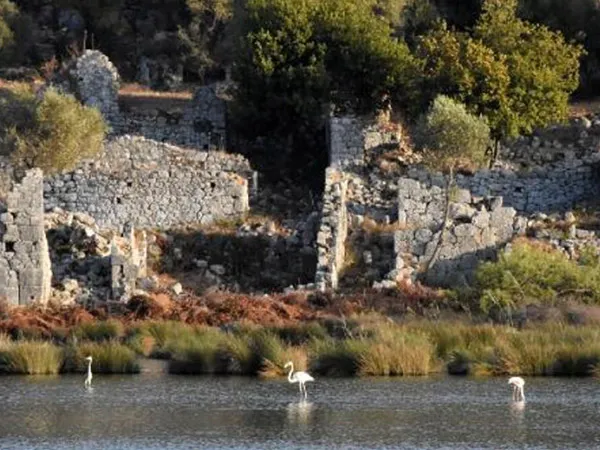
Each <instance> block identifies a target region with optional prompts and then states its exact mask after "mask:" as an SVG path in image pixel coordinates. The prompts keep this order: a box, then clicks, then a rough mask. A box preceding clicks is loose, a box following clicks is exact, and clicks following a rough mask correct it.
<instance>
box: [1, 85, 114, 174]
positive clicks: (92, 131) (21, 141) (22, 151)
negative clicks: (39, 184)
mask: <svg viewBox="0 0 600 450" xmlns="http://www.w3.org/2000/svg"><path fill="white" fill-rule="evenodd" d="M0 107H1V108H2V109H3V111H7V114H3V115H2V117H1V118H0V152H1V153H3V154H5V155H10V156H11V158H12V159H13V161H14V162H15V163H16V165H17V166H21V167H26V168H31V167H39V168H41V169H43V170H44V171H45V172H47V173H55V172H61V171H64V170H68V169H72V168H73V167H75V166H76V165H77V163H78V162H79V161H80V160H82V159H85V158H90V157H92V156H94V155H95V154H97V153H98V152H99V151H100V149H101V147H102V141H103V140H104V136H105V134H106V132H107V127H106V124H105V123H104V119H103V118H102V114H101V113H100V112H99V111H98V110H97V109H95V108H90V107H87V106H83V105H82V104H81V103H79V101H77V100H76V99H75V98H74V97H72V96H69V95H63V94H60V93H59V92H57V91H56V90H55V89H53V88H50V89H48V90H46V91H45V92H44V93H43V94H42V95H36V93H35V92H34V91H33V90H32V89H31V88H29V87H27V86H25V85H16V86H15V87H14V88H12V89H10V88H3V89H1V90H0Z"/></svg>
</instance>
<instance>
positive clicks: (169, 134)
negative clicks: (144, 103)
mask: <svg viewBox="0 0 600 450" xmlns="http://www.w3.org/2000/svg"><path fill="white" fill-rule="evenodd" d="M229 88H230V85H229V84H227V83H215V84H211V85H207V86H202V87H200V88H199V89H198V90H197V91H196V93H195V94H194V97H193V99H192V100H190V101H189V103H188V104H187V105H185V106H184V107H179V108H171V107H168V108H167V106H165V108H164V109H163V108H161V107H160V104H161V103H160V102H158V101H157V102H156V103H157V105H159V106H158V107H157V108H150V109H145V108H139V109H132V110H130V111H123V114H122V115H121V117H120V120H119V121H118V122H117V123H115V124H114V130H113V133H114V134H116V135H123V134H132V135H139V136H143V137H145V138H147V139H153V140H155V141H159V142H167V143H170V144H174V145H180V146H184V147H191V148H196V149H199V150H223V149H225V148H226V147H227V100H228V89H229ZM165 105H168V99H167V102H165Z"/></svg>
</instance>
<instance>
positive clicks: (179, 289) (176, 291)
mask: <svg viewBox="0 0 600 450" xmlns="http://www.w3.org/2000/svg"><path fill="white" fill-rule="evenodd" d="M171 292H173V294H175V295H180V294H181V293H182V292H183V287H182V286H181V283H174V284H172V285H171Z"/></svg>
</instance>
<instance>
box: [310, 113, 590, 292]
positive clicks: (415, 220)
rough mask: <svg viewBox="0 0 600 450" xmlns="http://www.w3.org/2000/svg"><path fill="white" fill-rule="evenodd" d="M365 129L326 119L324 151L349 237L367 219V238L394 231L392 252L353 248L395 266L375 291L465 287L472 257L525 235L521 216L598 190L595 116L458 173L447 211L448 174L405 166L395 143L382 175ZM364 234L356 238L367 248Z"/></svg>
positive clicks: (562, 207)
mask: <svg viewBox="0 0 600 450" xmlns="http://www.w3.org/2000/svg"><path fill="white" fill-rule="evenodd" d="M365 123H367V122H361V121H360V120H358V119H356V118H354V117H347V118H334V119H333V120H332V123H331V124H332V126H333V128H331V130H333V131H332V135H334V136H335V135H337V136H338V138H337V140H336V139H335V138H332V140H331V147H330V149H331V155H332V157H333V158H334V159H337V160H332V164H334V165H335V166H336V167H337V168H338V170H340V171H342V172H343V173H342V175H341V176H342V177H343V178H344V179H345V180H347V183H348V189H347V195H346V205H345V206H342V205H339V204H338V205H337V206H336V208H337V210H336V211H337V212H339V211H342V210H344V209H345V210H347V213H348V219H349V220H348V222H349V224H350V225H349V227H350V230H349V232H350V233H354V234H355V235H356V236H359V237H360V233H361V227H363V228H364V226H363V225H361V224H363V223H364V221H365V220H369V221H372V223H373V224H372V225H370V226H371V228H372V230H374V231H371V232H370V233H371V234H372V233H373V232H375V233H379V234H381V236H382V237H384V234H386V233H389V232H390V230H393V229H394V228H399V231H396V232H395V239H394V249H393V250H392V251H390V249H388V248H387V247H386V244H385V242H387V241H386V240H385V239H379V241H377V242H379V248H374V249H370V248H366V247H365V248H362V247H361V248H353V251H354V252H355V253H356V255H357V257H359V259H360V261H359V262H358V263H359V264H362V265H363V266H364V267H375V266H376V267H378V268H382V267H387V266H389V267H391V268H393V270H391V271H390V272H389V273H388V274H387V276H386V279H384V280H382V281H381V282H376V283H375V284H374V285H375V286H378V287H393V286H395V285H396V282H397V281H399V280H414V279H415V278H417V277H419V278H421V279H424V280H425V281H427V282H429V283H432V284H437V285H445V286H447V285H453V284H456V283H459V284H460V283H464V282H468V281H469V280H470V277H471V274H472V271H473V269H474V267H475V266H476V265H477V263H478V261H480V260H485V259H489V258H492V257H494V256H495V255H496V251H497V250H498V249H499V248H502V247H503V246H505V244H506V243H507V242H509V241H510V240H511V239H512V238H513V237H514V236H517V235H519V234H522V233H524V232H525V230H526V229H527V226H526V224H527V221H528V218H529V216H531V215H532V214H546V215H555V214H556V213H564V212H567V211H570V210H571V209H573V208H574V207H575V206H577V205H579V204H581V203H582V202H586V201H588V200H590V199H594V198H596V197H597V196H598V194H600V170H599V169H600V166H599V163H600V151H599V150H600V119H599V118H594V117H592V118H579V119H576V120H574V121H572V122H571V123H569V124H567V125H561V126H555V127H550V128H548V129H546V130H540V131H537V132H536V133H534V134H533V135H532V136H529V137H522V138H519V139H517V140H515V141H513V142H511V143H510V145H509V146H507V147H504V148H502V149H501V154H500V157H501V159H500V160H499V161H497V163H496V164H495V166H494V168H493V169H491V170H480V171H478V172H476V173H474V174H471V175H466V174H457V175H456V177H455V188H453V189H452V192H450V197H449V200H450V204H449V205H448V207H447V198H446V191H445V189H446V186H447V182H448V179H447V177H446V176H444V175H442V174H439V173H429V172H428V171H427V170H425V169H424V168H422V167H421V166H419V165H417V164H414V163H411V162H410V160H409V159H410V158H409V159H406V158H405V156H406V155H404V149H405V146H404V143H403V142H400V143H399V145H397V147H399V148H400V152H396V153H399V154H400V157H399V158H396V159H397V160H398V161H399V164H398V165H397V168H396V169H395V170H393V171H389V170H384V169H385V167H383V166H381V165H380V164H377V163H376V161H374V160H373V155H375V158H377V155H378V154H379V153H380V152H373V151H366V150H373V148H371V149H367V145H365V144H364V142H365V141H364V140H363V134H362V130H364V129H365V127H364V124H365ZM400 137H402V136H401V135H400ZM384 147H385V146H384ZM385 151H388V150H387V149H385ZM391 152H392V153H394V152H395V151H394V150H393V149H391ZM336 155H338V156H336ZM382 155H389V153H387V154H385V153H382ZM392 156H394V157H396V156H397V155H396V154H395V153H394V154H393V155H392ZM386 157H387V156H386ZM388 159H389V158H388ZM398 169H399V170H398ZM332 215H333V214H332V213H331V212H329V213H328V214H327V215H325V216H324V218H325V219H327V217H331V216H332ZM445 219H446V220H445ZM327 220H329V219H327ZM326 229H327V228H326ZM442 230H443V233H442ZM442 234H443V236H444V237H443V239H442V240H441V241H440V236H442ZM372 237H373V236H371V238H370V239H362V240H360V239H355V241H357V242H359V243H360V242H364V243H366V244H365V245H367V246H368V245H370V244H368V243H369V242H374V240H373V239H372ZM353 245H355V244H354V243H353ZM390 245H391V244H390ZM331 248H332V249H333V247H331ZM372 250H373V251H372ZM375 250H376V251H375ZM327 251H328V247H326V246H323V247H322V248H320V252H321V256H320V260H323V261H331V260H332V258H333V254H328V253H327ZM332 251H333V250H332ZM335 251H336V252H338V253H341V252H342V251H343V250H342V251H340V248H339V247H335ZM389 254H392V255H393V254H395V258H394V260H393V261H391V264H388V261H387V260H384V259H385V258H387V255H389ZM364 255H366V256H364ZM377 255H382V256H381V258H383V259H381V258H379V256H377ZM377 258H379V259H377ZM330 265H331V264H330ZM380 272H381V271H380ZM317 276H320V275H319V274H317ZM334 285H335V283H329V284H327V287H332V286H334Z"/></svg>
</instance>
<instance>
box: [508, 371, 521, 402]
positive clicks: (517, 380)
mask: <svg viewBox="0 0 600 450" xmlns="http://www.w3.org/2000/svg"><path fill="white" fill-rule="evenodd" d="M508 384H510V385H512V387H513V392H512V399H513V400H515V401H518V400H519V397H520V400H522V401H525V392H524V390H523V387H524V386H525V380H524V379H523V378H521V377H511V378H510V379H509V380H508Z"/></svg>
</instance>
